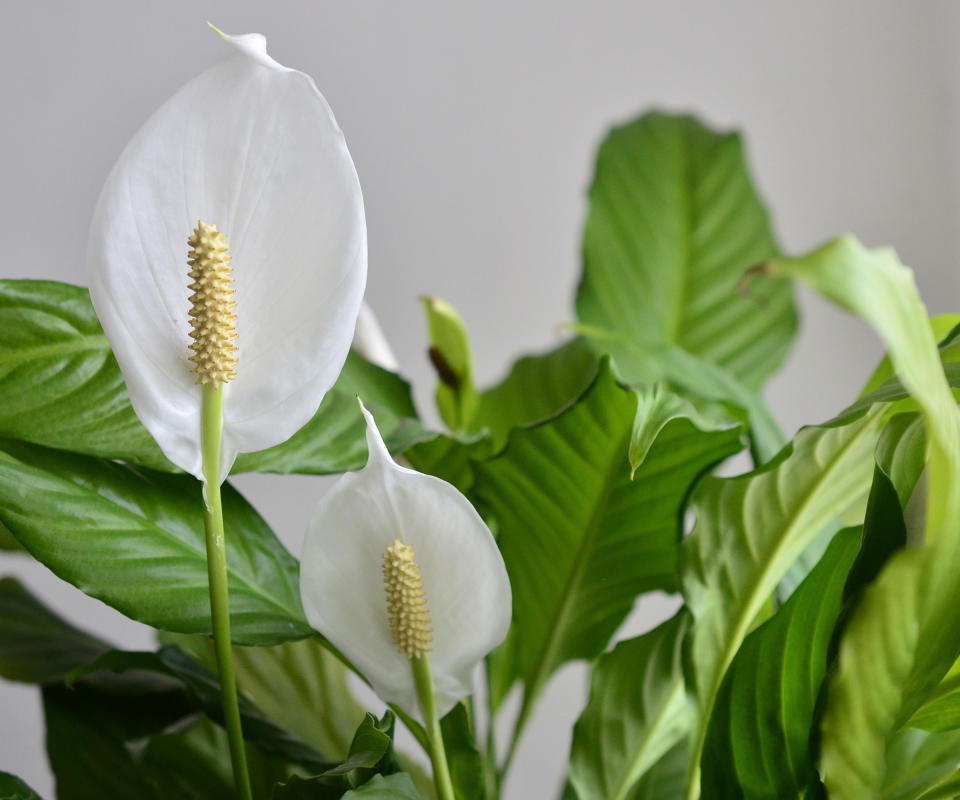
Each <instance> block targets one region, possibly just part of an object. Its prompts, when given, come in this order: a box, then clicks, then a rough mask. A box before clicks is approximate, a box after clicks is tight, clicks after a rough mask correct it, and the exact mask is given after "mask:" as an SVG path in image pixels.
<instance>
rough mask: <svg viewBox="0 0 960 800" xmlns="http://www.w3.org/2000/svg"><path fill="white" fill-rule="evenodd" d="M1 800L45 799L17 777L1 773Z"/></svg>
mask: <svg viewBox="0 0 960 800" xmlns="http://www.w3.org/2000/svg"><path fill="white" fill-rule="evenodd" d="M0 800H43V798H41V797H40V795H38V794H37V793H36V792H35V791H33V789H31V788H30V787H29V786H27V784H25V783H24V782H23V781H22V780H20V779H19V778H18V777H16V776H15V775H11V774H10V773H9V772H0Z"/></svg>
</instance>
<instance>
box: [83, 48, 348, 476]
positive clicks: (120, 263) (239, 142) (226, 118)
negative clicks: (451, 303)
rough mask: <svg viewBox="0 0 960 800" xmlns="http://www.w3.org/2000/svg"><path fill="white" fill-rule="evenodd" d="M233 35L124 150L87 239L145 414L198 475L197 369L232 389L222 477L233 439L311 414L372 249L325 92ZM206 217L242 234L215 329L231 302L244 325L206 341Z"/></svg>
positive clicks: (340, 351)
mask: <svg viewBox="0 0 960 800" xmlns="http://www.w3.org/2000/svg"><path fill="white" fill-rule="evenodd" d="M222 37H223V39H224V40H225V41H226V43H227V44H228V45H229V47H230V48H231V50H232V54H231V55H230V56H229V57H228V58H226V59H225V60H223V61H221V62H220V63H219V64H216V65H215V66H213V67H211V68H210V69H208V70H207V71H206V72H203V73H202V74H201V75H199V76H198V77H196V78H194V79H193V80H192V81H190V82H189V83H188V84H186V85H185V86H184V87H183V88H181V89H180V90H179V91H178V92H177V93H176V94H175V95H174V96H173V97H172V98H170V99H169V100H168V101H167V102H166V103H164V104H163V105H162V106H161V107H160V108H159V109H158V110H157V111H156V112H155V113H154V114H153V116H151V117H150V118H149V119H148V120H147V122H146V123H145V124H144V126H143V127H142V128H141V129H140V131H139V132H138V133H137V134H136V135H135V136H134V137H133V139H132V140H131V141H130V143H129V144H128V145H127V147H126V149H125V150H124V151H123V153H122V154H121V156H120V159H119V161H118V162H117V164H116V165H115V166H114V168H113V170H112V171H111V173H110V175H109V177H108V178H107V181H106V184H105V185H104V188H103V191H102V193H101V195H100V199H99V201H98V203H97V207H96V211H95V212H94V218H93V223H92V225H91V229H90V241H89V248H88V264H89V271H90V294H91V298H92V300H93V303H94V307H95V308H96V311H97V315H98V316H99V318H100V322H101V323H102V325H103V328H104V331H105V333H106V335H107V338H108V339H109V341H110V345H111V347H112V348H113V351H114V353H115V354H116V356H117V361H118V362H119V364H120V368H121V370H122V371H123V376H124V380H125V381H126V384H127V389H128V390H129V393H130V399H131V401H132V403H133V407H134V410H135V411H136V412H137V415H138V416H139V418H140V420H141V421H142V422H143V424H144V425H145V426H146V428H147V429H148V430H149V431H150V433H151V434H152V435H153V437H154V438H155V439H156V440H157V443H158V444H159V445H160V447H161V449H162V450H163V452H164V453H165V454H166V455H167V457H168V458H169V459H170V460H171V461H173V462H174V463H175V464H177V465H178V466H179V467H181V468H182V469H184V470H186V471H187V472H190V473H192V474H193V475H196V476H197V477H198V478H201V479H202V464H201V461H202V458H201V450H200V412H201V398H202V390H203V386H202V385H200V384H198V382H197V379H198V377H199V378H200V383H201V384H202V383H203V382H204V381H205V380H206V379H209V380H210V382H213V383H215V384H221V385H222V387H223V443H222V452H221V459H220V463H221V470H220V473H221V475H220V477H221V480H222V479H223V477H225V476H226V475H227V473H228V472H229V471H230V467H231V466H232V464H233V461H234V459H235V457H236V455H237V454H238V453H240V452H251V451H255V450H261V449H264V448H267V447H271V446H272V445H275V444H278V443H279V442H282V441H284V440H285V439H287V438H289V437H290V436H291V435H292V434H293V433H295V432H296V431H297V430H299V429H300V428H301V427H302V426H303V425H304V424H305V423H306V422H307V421H308V420H309V419H310V417H311V416H312V415H313V414H314V413H315V411H316V410H317V407H318V406H319V405H320V401H321V400H322V399H323V396H324V394H325V393H326V391H327V390H328V389H329V388H330V387H331V386H332V385H333V383H334V381H335V380H336V378H337V375H338V374H339V372H340V369H341V367H342V366H343V362H344V360H345V358H346V355H347V352H348V350H349V348H350V341H351V339H352V337H353V331H354V327H355V325H356V321H357V314H358V311H359V308H360V302H361V298H362V296H363V289H364V284H365V281H366V263H367V249H366V228H365V223H364V215H363V200H362V197H361V193H360V185H359V182H358V180H357V175H356V171H355V169H354V166H353V162H352V160H351V158H350V154H349V152H348V151H347V147H346V144H345V142H344V139H343V134H342V133H341V131H340V128H339V127H338V126H337V123H336V120H335V119H334V117H333V114H332V112H331V111H330V108H329V106H328V105H327V103H326V101H325V100H324V98H323V96H322V95H321V94H320V92H319V91H318V90H317V87H316V86H315V84H314V83H313V81H312V80H311V79H310V78H309V77H308V76H307V75H305V74H303V73H302V72H298V71H296V70H293V69H289V68H287V67H284V66H282V65H281V64H279V63H277V62H276V61H275V60H274V59H272V58H271V57H270V56H269V55H268V54H267V50H266V41H265V39H264V38H263V37H262V36H260V35H259V34H247V35H243V36H227V35H223V34H222ZM198 220H203V221H204V222H205V223H209V224H210V225H212V226H216V230H217V234H218V235H220V234H222V235H223V237H224V240H223V244H224V245H226V246H228V247H229V258H230V260H229V262H227V263H228V264H229V267H230V268H231V270H232V271H231V273H230V277H231V278H232V281H233V283H232V284H231V287H232V290H233V297H232V298H231V299H230V300H227V299H226V296H225V295H224V301H223V302H224V303H225V305H224V306H223V307H222V308H223V315H222V318H220V320H219V322H218V325H219V323H221V322H223V321H225V320H227V319H228V317H229V315H230V314H235V315H236V319H235V320H234V321H233V324H234V328H233V332H235V334H236V338H232V336H231V335H230V334H228V333H227V332H226V330H227V329H226V328H223V332H224V333H223V337H225V338H223V337H221V338H220V339H218V340H214V339H209V338H208V337H207V333H210V334H214V333H217V332H218V331H220V330H221V328H220V327H215V328H214V329H210V330H207V329H206V328H203V327H202V326H203V325H205V324H206V323H207V322H210V321H211V320H206V321H204V320H202V319H200V318H199V317H197V316H196V315H193V316H192V315H191V311H196V310H197V309H196V308H195V305H194V304H195V298H194V297H192V295H196V294H197V293H198V290H197V289H196V288H191V287H190V284H191V282H196V280H197V279H196V278H194V279H193V281H191V280H190V279H188V278H187V277H186V270H187V264H186V260H185V258H186V255H187V251H186V248H185V245H186V242H187V238H188V237H190V236H191V231H194V230H195V228H197V221H198ZM208 234H209V231H208ZM197 235H199V236H200V239H198V242H200V246H201V250H202V249H203V248H204V247H206V246H207V245H204V244H203V241H206V240H205V239H204V238H203V237H204V236H206V235H207V234H204V233H203V231H202V230H201V231H199V232H198V234H197ZM211 235H212V234H211ZM217 242H219V240H216V242H214V241H211V242H210V245H211V246H214V245H216V244H217ZM214 249H216V247H214ZM198 252H199V251H198ZM213 254H214V253H213V252H211V253H210V254H209V255H213ZM224 255H225V254H224ZM204 291H205V289H204ZM231 301H232V302H235V303H236V306H235V307H230V306H229V303H230V302H231ZM201 316H202V315H201ZM211 319H212V318H211ZM198 322H199V323H200V324H201V328H199V329H198V328H197V324H198ZM218 335H219V334H218ZM231 342H232V343H233V345H234V346H235V351H233V352H232V354H231V352H230V351H231V348H230V347H229V344H230V343H231ZM211 345H214V346H213V349H210V346H211ZM191 347H192V349H191ZM234 362H235V363H234ZM204 376H207V377H206V378H205V377H204Z"/></svg>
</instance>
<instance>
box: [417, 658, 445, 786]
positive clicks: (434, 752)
mask: <svg viewBox="0 0 960 800" xmlns="http://www.w3.org/2000/svg"><path fill="white" fill-rule="evenodd" d="M410 666H411V668H412V669H413V682H414V684H415V685H416V687H417V698H418V699H419V700H420V712H421V713H422V714H423V723H424V726H425V727H426V729H427V737H428V739H429V740H430V761H431V763H432V764H433V783H434V785H435V786H436V787H437V800H456V798H455V797H454V794H453V781H451V780H450V769H449V768H448V767H447V751H446V750H445V749H444V747H443V736H442V734H441V733H440V721H439V720H438V719H437V704H436V702H435V699H434V696H433V673H432V672H431V671H430V660H429V658H427V656H426V654H424V655H422V656H420V658H412V659H410Z"/></svg>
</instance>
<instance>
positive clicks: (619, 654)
mask: <svg viewBox="0 0 960 800" xmlns="http://www.w3.org/2000/svg"><path fill="white" fill-rule="evenodd" d="M688 623H689V617H688V616H687V614H686V613H683V612H682V613H680V614H678V615H677V616H675V617H673V618H672V619H671V620H669V621H667V622H665V623H663V624H662V625H660V626H659V627H657V628H655V629H654V630H652V631H650V632H649V633H646V634H644V635H643V636H638V637H636V638H634V639H629V640H627V641H624V642H620V643H619V644H618V645H617V646H616V647H615V648H614V649H613V650H612V651H611V652H609V653H605V654H604V655H602V656H600V658H599V659H598V660H597V662H596V663H595V664H594V666H593V670H592V672H591V674H590V699H589V702H588V703H587V706H586V708H585V709H584V710H583V713H582V714H581V715H580V719H579V720H578V721H577V724H576V727H575V728H574V729H573V744H572V746H571V750H570V778H569V779H570V783H571V784H572V785H573V787H574V789H575V791H576V796H577V797H578V798H579V800H626V799H627V798H631V797H633V796H634V793H633V790H634V788H635V787H636V785H637V783H638V782H639V781H640V779H641V778H642V777H643V776H644V775H646V774H647V773H648V772H649V771H650V770H651V769H652V768H653V766H654V765H655V764H657V762H659V761H660V759H661V758H663V757H664V756H665V754H666V753H667V752H668V751H669V750H671V749H673V748H674V747H675V746H676V745H677V744H678V743H679V742H681V741H682V740H683V738H684V737H685V736H686V734H687V731H688V729H689V725H690V719H689V714H688V709H687V703H686V698H685V696H684V686H683V672H682V669H681V663H680V658H681V649H682V644H683V637H684V634H685V633H686V631H687V628H688ZM681 769H682V767H681ZM664 798H666V795H664Z"/></svg>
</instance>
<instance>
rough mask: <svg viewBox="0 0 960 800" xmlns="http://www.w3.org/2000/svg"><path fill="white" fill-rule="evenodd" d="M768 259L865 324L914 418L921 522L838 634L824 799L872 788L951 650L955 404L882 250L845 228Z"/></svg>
mask: <svg viewBox="0 0 960 800" xmlns="http://www.w3.org/2000/svg"><path fill="white" fill-rule="evenodd" d="M770 269H771V270H772V271H773V272H776V273H779V274H785V275H792V276H796V277H799V278H802V279H804V280H806V281H808V282H809V283H810V284H811V285H812V286H813V287H814V288H815V289H817V290H818V291H820V292H822V293H823V294H825V295H826V296H827V297H829V298H830V299H832V300H834V301H835V302H837V303H838V304H840V305H842V306H843V307H845V308H847V309H849V310H851V311H853V312H854V313H856V314H858V315H860V316H862V317H863V318H864V319H865V320H866V321H867V322H869V323H870V324H871V326H873V328H874V329H875V330H876V332H877V333H878V334H879V335H880V337H881V338H882V339H883V340H884V343H885V344H886V345H887V349H888V351H889V354H890V359H891V362H892V363H893V366H894V368H895V369H896V372H897V375H898V376H899V378H900V381H901V382H902V383H903V385H904V386H905V387H906V388H907V389H908V390H909V391H910V393H911V395H912V397H913V399H914V400H915V401H916V402H917V404H918V405H919V406H920V408H921V410H922V412H923V415H924V419H925V423H926V440H927V461H928V465H927V473H926V476H927V479H926V485H925V495H926V498H927V502H926V512H925V514H924V520H923V524H922V529H921V530H918V531H910V530H909V529H908V531H907V536H908V541H910V543H911V545H913V546H911V547H908V548H906V549H904V550H902V551H900V552H899V553H897V554H896V555H895V556H893V557H892V558H891V559H890V560H889V561H888V562H887V564H886V566H884V568H883V570H882V571H881V572H880V575H879V577H878V578H877V580H876V581H875V582H874V583H873V584H872V585H871V586H869V587H868V588H867V589H866V590H865V591H864V593H863V596H862V599H861V601H860V603H859V605H858V607H857V609H856V610H855V612H854V614H853V615H852V617H851V620H850V623H849V625H847V627H846V630H845V632H844V634H843V637H842V639H841V642H840V648H839V654H838V661H837V671H836V674H835V675H834V677H833V679H832V680H831V682H830V686H829V693H828V697H827V705H826V711H825V713H824V718H823V724H822V735H823V744H822V748H821V756H820V773H821V775H822V777H823V781H824V783H825V785H826V787H827V790H828V792H829V793H830V795H831V798H836V799H837V800H844V798H848V797H849V798H861V797H864V796H872V795H875V794H876V793H877V792H878V791H879V788H880V786H881V785H882V782H883V780H884V772H885V770H884V764H885V761H886V751H887V745H888V742H889V741H890V737H891V736H892V735H893V733H894V732H895V731H896V730H897V728H898V727H899V725H900V724H901V723H902V722H904V721H905V719H906V718H907V717H909V716H910V715H911V714H912V713H913V712H914V711H915V710H916V709H917V707H918V706H919V705H920V704H921V703H922V702H923V700H924V699H925V698H926V697H927V695H929V694H930V692H931V691H932V690H933V689H934V688H935V686H936V685H937V684H938V683H939V682H940V680H941V679H942V678H943V676H944V674H946V672H947V671H948V670H949V668H950V667H951V665H952V664H953V663H954V661H955V660H956V658H957V656H958V654H960V633H958V631H960V411H958V409H957V405H956V402H955V399H954V397H953V394H952V392H951V390H950V387H949V384H948V382H947V379H946V377H945V375H944V371H943V368H942V366H941V362H940V358H939V354H938V350H937V346H936V339H935V337H934V334H933V330H932V328H931V326H930V323H929V320H928V318H927V313H926V310H925V309H924V307H923V303H922V302H921V300H920V297H919V295H918V293H917V290H916V286H915V284H914V281H913V275H912V273H911V272H910V271H909V270H908V269H906V268H905V267H904V266H903V265H901V264H900V262H899V261H898V259H897V257H896V254H895V253H894V252H893V251H892V250H889V249H881V250H867V249H865V248H864V247H863V246H862V245H861V244H860V243H859V242H857V241H856V240H855V239H853V238H851V237H845V238H842V239H838V240H835V241H833V242H830V243H828V244H827V245H825V246H823V247H821V248H820V249H818V250H816V251H814V252H813V253H811V254H810V255H808V256H805V257H803V258H800V259H792V260H778V261H774V262H772V263H771V265H770Z"/></svg>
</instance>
